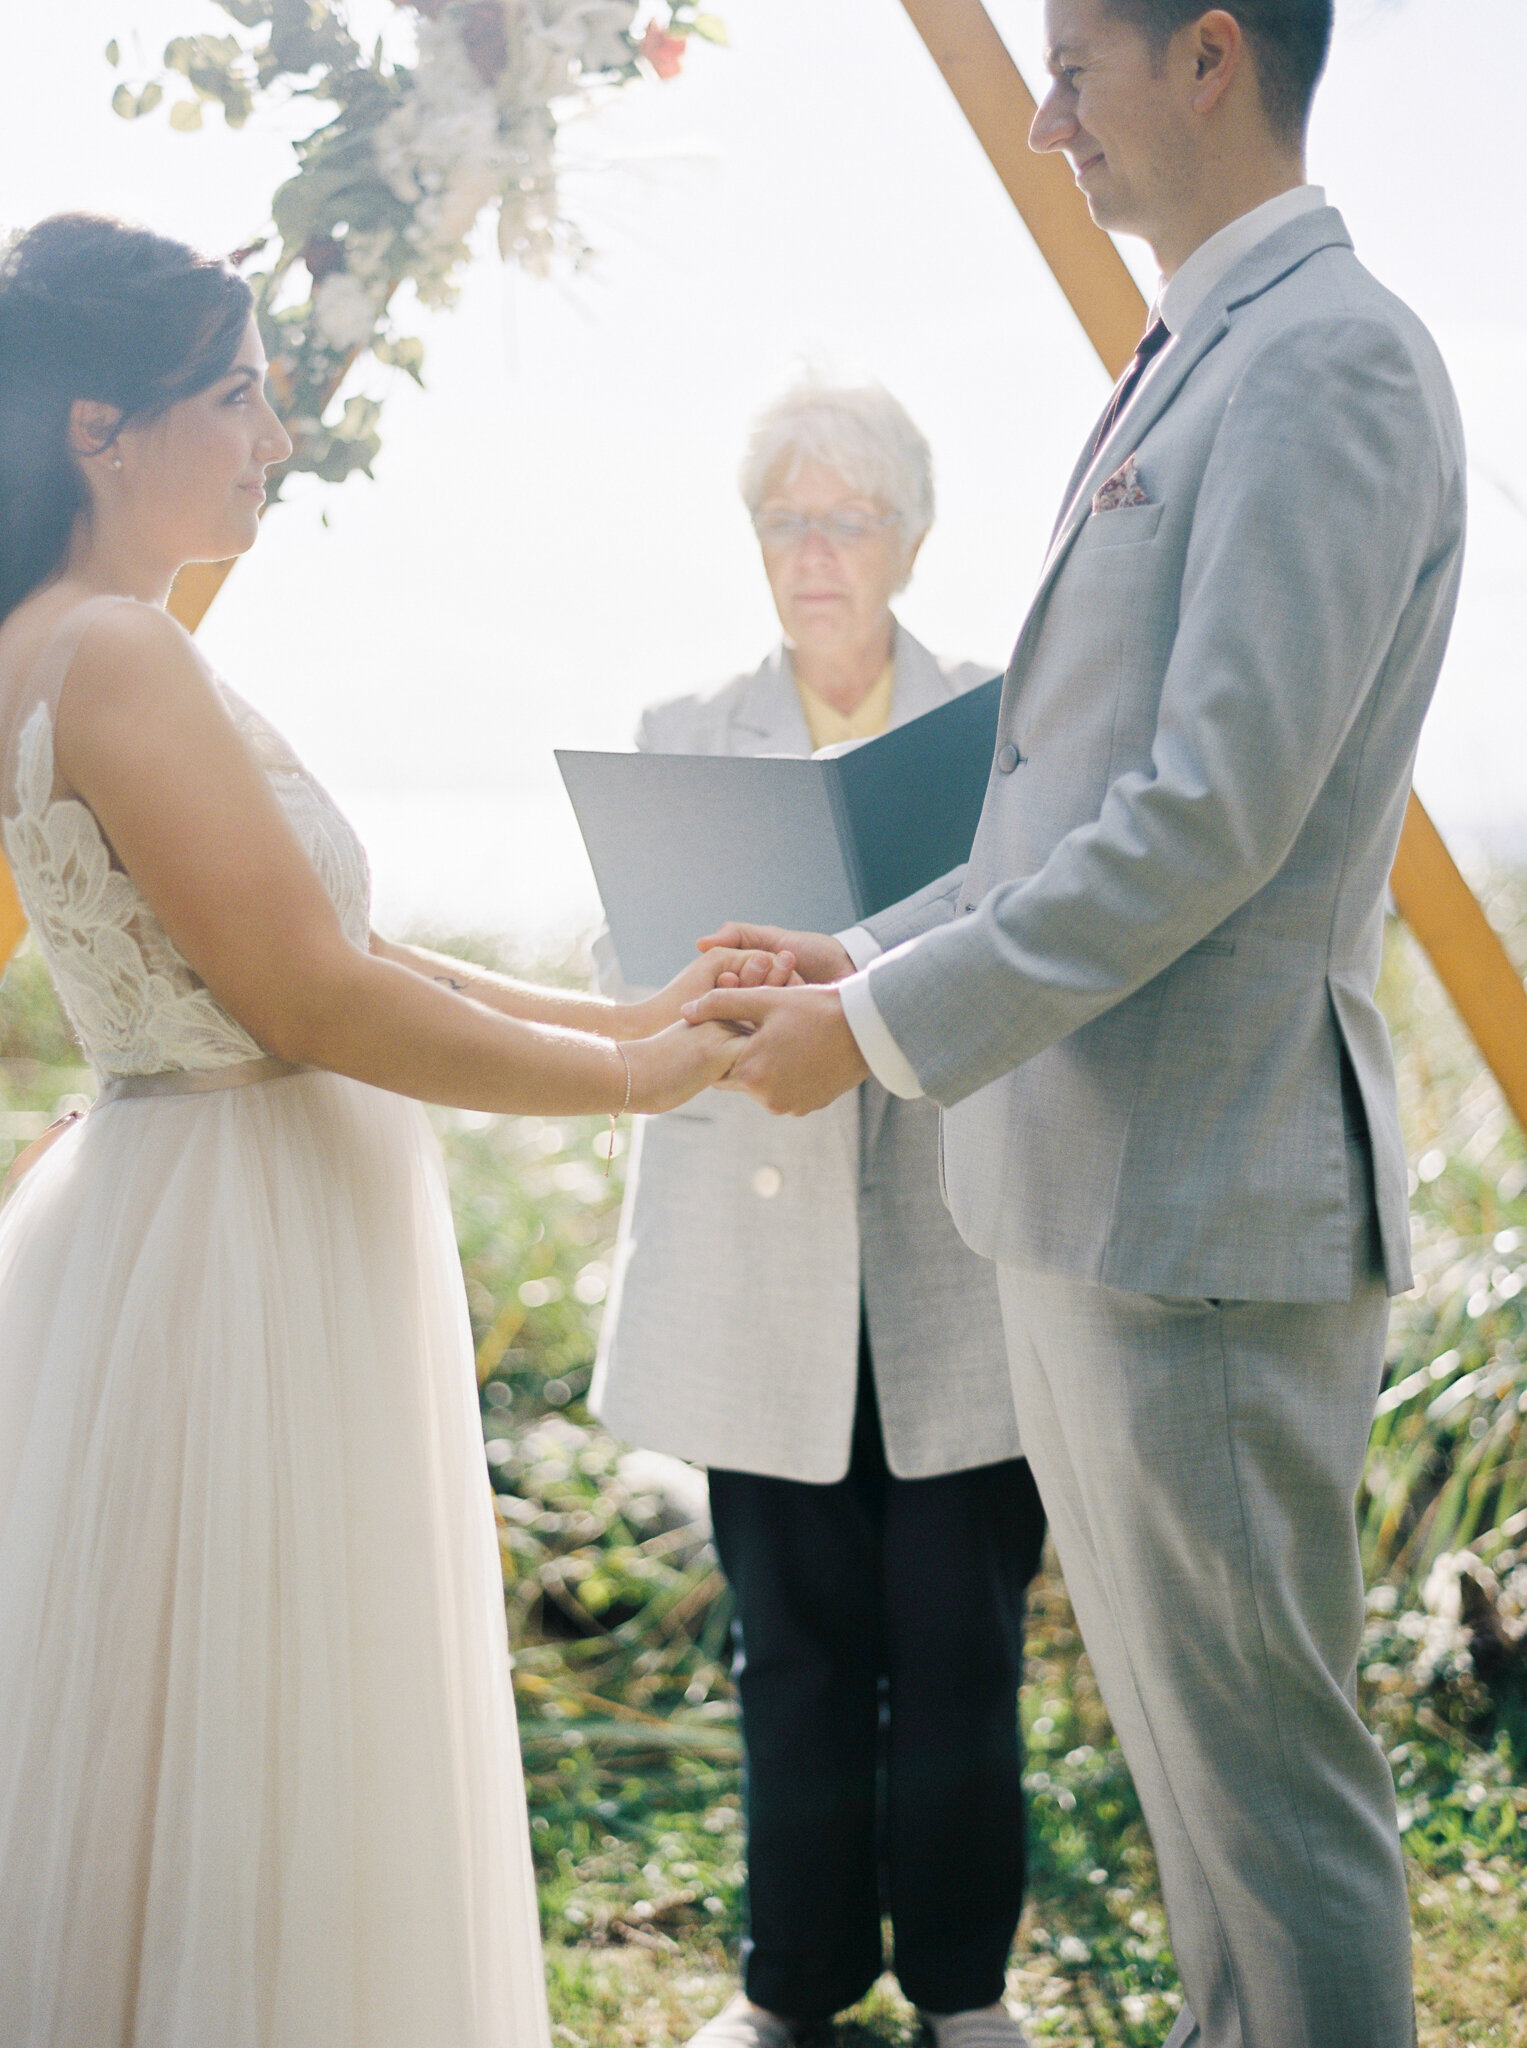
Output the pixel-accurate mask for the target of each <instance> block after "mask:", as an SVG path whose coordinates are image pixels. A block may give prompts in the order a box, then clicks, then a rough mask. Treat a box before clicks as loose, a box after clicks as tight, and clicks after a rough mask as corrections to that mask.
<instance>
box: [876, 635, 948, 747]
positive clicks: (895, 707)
mask: <svg viewBox="0 0 1527 2048" xmlns="http://www.w3.org/2000/svg"><path fill="white" fill-rule="evenodd" d="M893 659H894V661H895V664H896V678H895V681H894V683H893V684H892V686H891V726H892V727H895V726H898V725H905V724H906V722H907V720H908V719H909V718H921V717H922V715H923V713H924V712H925V711H936V710H937V709H938V707H939V705H940V704H947V703H948V702H949V699H950V697H951V696H952V695H953V694H954V693H953V691H952V690H951V689H950V687H949V680H948V678H947V677H946V676H945V674H944V671H943V670H942V669H941V668H940V667H939V665H938V663H937V662H936V661H935V660H934V658H933V656H932V655H931V654H930V653H929V652H928V650H927V648H926V647H924V646H923V644H922V642H921V641H920V640H914V639H913V637H912V635H911V634H910V633H909V632H908V631H907V629H906V627H905V626H903V625H902V624H901V622H900V621H899V620H898V621H897V625H896V645H895V651H894V654H893ZM888 729H889V728H888Z"/></svg>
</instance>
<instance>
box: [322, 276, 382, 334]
mask: <svg viewBox="0 0 1527 2048" xmlns="http://www.w3.org/2000/svg"><path fill="white" fill-rule="evenodd" d="M376 314H377V308H376V301H375V299H374V298H373V297H372V295H371V293H370V292H369V291H367V289H366V287H365V286H364V285H363V284H362V283H361V281H360V279H359V278H358V277H352V276H351V275H350V273H349V272H348V271H347V270H335V271H331V272H330V273H329V275H328V276H327V277H325V278H323V279H321V280H320V282H319V284H318V285H317V287H316V289H315V290H314V292H313V318H314V321H315V322H316V324H317V327H318V332H319V333H320V334H321V335H322V336H323V338H324V340H325V342H327V344H328V345H329V347H330V348H332V349H334V350H335V351H336V353H338V354H340V355H343V354H345V353H347V352H348V351H349V350H350V349H352V348H364V347H365V345H366V343H367V342H368V341H369V340H370V339H371V334H372V330H373V329H374V328H375V326H376Z"/></svg>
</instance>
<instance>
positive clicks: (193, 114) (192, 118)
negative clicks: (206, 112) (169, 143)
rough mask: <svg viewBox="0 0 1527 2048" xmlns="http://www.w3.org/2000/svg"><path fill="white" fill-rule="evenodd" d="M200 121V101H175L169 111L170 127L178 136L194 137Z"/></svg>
mask: <svg viewBox="0 0 1527 2048" xmlns="http://www.w3.org/2000/svg"><path fill="white" fill-rule="evenodd" d="M201 121H202V115H201V101H200V100H177V101H176V102H175V104H174V106H173V107H171V109H170V126H171V127H172V128H173V129H175V130H176V132H177V133H178V134H180V135H194V134H195V133H196V131H197V129H198V128H200V126H201Z"/></svg>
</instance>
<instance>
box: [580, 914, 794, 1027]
mask: <svg viewBox="0 0 1527 2048" xmlns="http://www.w3.org/2000/svg"><path fill="white" fill-rule="evenodd" d="M700 944H701V945H702V947H705V948H707V949H708V950H706V951H705V952H703V953H702V954H701V956H700V958H699V959H698V960H692V961H691V962H690V964H689V965H688V966H687V967H684V968H681V969H680V971H679V972H678V973H677V974H676V975H675V976H674V978H673V980H672V981H670V982H669V984H668V986H667V987H666V988H664V989H659V990H658V992H657V994H656V995H654V996H647V997H646V998H645V999H644V1000H642V1001H641V1002H636V1003H622V1004H620V1005H619V1006H618V1012H617V1014H618V1018H619V1027H618V1029H617V1031H616V1033H615V1035H616V1036H617V1037H620V1038H626V1039H635V1038H650V1037H652V1035H653V1034H654V1033H655V1032H659V1031H664V1030H666V1029H667V1028H668V1026H669V1025H670V1024H677V1023H678V1021H679V1019H680V1016H681V1015H682V1013H683V1009H684V1005H685V1004H686V1003H690V1002H693V1001H695V1000H696V999H697V998H698V997H700V996H703V995H706V994H708V993H709V991H710V990H711V989H713V988H785V987H787V986H788V985H789V984H790V982H792V981H799V980H800V979H801V977H800V975H799V974H797V973H796V971H795V955H794V954H793V953H792V952H790V951H789V950H788V949H784V948H780V947H773V946H770V947H764V946H761V945H757V944H755V943H754V941H753V940H751V939H741V940H738V941H737V943H736V944H735V945H727V946H720V945H716V944H714V943H713V942H712V941H711V940H709V939H702V940H701V941H700Z"/></svg>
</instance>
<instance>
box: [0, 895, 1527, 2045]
mask: <svg viewBox="0 0 1527 2048" xmlns="http://www.w3.org/2000/svg"><path fill="white" fill-rule="evenodd" d="M1487 908H1488V910H1489V913H1490V915H1491V917H1492V919H1493V920H1494V921H1495V922H1496V924H1497V926H1498V927H1499V928H1501V929H1502V930H1503V931H1504V932H1505V933H1506V934H1507V937H1508V943H1510V944H1512V945H1513V946H1514V947H1516V949H1517V952H1518V957H1519V958H1521V957H1524V956H1527V887H1524V885H1523V882H1522V881H1521V880H1520V879H1513V878H1510V877H1507V878H1505V879H1498V880H1497V881H1496V882H1494V883H1493V884H1492V885H1491V886H1490V888H1489V890H1488V892H1487ZM444 943H445V944H446V945H447V946H452V945H453V942H450V941H446V942H444ZM454 949H455V950H458V951H459V950H462V948H461V946H460V944H459V942H455V943H454ZM473 950H474V951H476V952H477V954H478V957H482V954H481V950H480V949H473ZM1381 993H1382V999H1383V1002H1384V1006H1385V1009H1386V1012H1387V1014H1388V1016H1389V1018H1390V1020H1391V1024H1392V1027H1393V1029H1394V1034H1395V1040H1396V1049H1397V1057H1398V1066H1399V1076H1400V1088H1401V1100H1402V1110H1403V1114H1404V1118H1405V1123H1406V1132H1407V1143H1408V1148H1409V1153H1410V1157H1411V1158H1412V1160H1414V1161H1415V1162H1416V1172H1415V1175H1414V1184H1413V1187H1412V1218H1413V1220H1412V1230H1413V1236H1414V1240H1415V1253H1416V1264H1417V1273H1418V1283H1419V1284H1418V1288H1417V1290H1416V1292H1414V1293H1413V1294H1411V1295H1409V1296H1407V1297H1405V1298H1404V1299H1403V1300H1402V1301H1401V1302H1399V1303H1398V1304H1397V1305H1396V1311H1395V1316H1394V1320H1393V1324H1392V1330H1391V1340H1390V1354H1389V1370H1388V1376H1387V1383H1386V1392H1385V1395H1384V1398H1383V1401H1382V1402H1381V1404H1380V1412H1379V1415H1378V1417H1377V1418H1376V1421H1375V1427H1374V1434H1373V1440H1372V1446H1371V1450H1370V1456H1369V1461H1368V1469H1367V1473H1366V1476H1365V1480H1364V1485H1363V1490H1362V1493H1361V1496H1360V1499H1359V1504H1358V1505H1359V1515H1360V1520H1361V1525H1362V1531H1363V1543H1364V1556H1365V1562H1366V1566H1367V1569H1368V1573H1369V1579H1370V1587H1371V1591H1370V1619H1369V1627H1368V1631H1367V1635H1366V1639H1365V1643H1364V1650H1363V1670H1362V1680H1361V1683H1362V1700H1363V1705H1364V1710H1365V1712H1366V1714H1367V1716H1368V1718H1369V1721H1370V1725H1372V1726H1373V1727H1374V1728H1375V1729H1376V1731H1377V1732H1378V1734H1379V1735H1380V1738H1381V1740H1382V1741H1383V1743H1384V1746H1385V1749H1386V1751H1387V1753H1388V1754H1389V1757H1390V1760H1391V1763H1392V1766H1393V1768H1394V1771H1395V1776H1396V1782H1397V1787H1398V1791H1399V1796H1400V1800H1401V1804H1402V1815H1403V1818H1404V1821H1405V1824H1406V1829H1407V1832H1406V1850H1407V1859H1408V1863H1409V1868H1410V1873H1411V1882H1412V1896H1413V1903H1414V1925H1415V1958H1416V1973H1417V1993H1418V2004H1419V2008H1420V2034H1419V2038H1420V2042H1421V2044H1422V2048H1467V2044H1473V2048H1486V2044H1489V2048H1495V2044H1497V2043H1499V2044H1510V2048H1527V1141H1524V1139H1523V1135H1522V1133H1521V1132H1520V1131H1519V1130H1518V1129H1517V1127H1516V1126H1515V1125H1514V1123H1512V1121H1511V1119H1510V1117H1509V1116H1508V1114H1507V1113H1506V1110H1505V1107H1504V1105H1503V1103H1502V1102H1501V1101H1500V1098H1499V1094H1498V1091H1497V1090H1496V1089H1495V1086H1494V1084H1493V1082H1492V1081H1491V1080H1490V1078H1489V1076H1488V1074H1486V1073H1484V1072H1483V1071H1482V1069H1481V1066H1480V1062H1479V1060H1478V1057H1477V1055H1476V1054H1475V1052H1474V1050H1473V1048H1472V1046H1471V1045H1470V1044H1469V1042H1468V1040H1467V1039H1466V1037H1465V1036H1464V1034H1463V1032H1462V1031H1461V1029H1460V1027H1459V1026H1458V1025H1457V1023H1456V1021H1455V1019H1454V1018H1453V1016H1452V1013H1451V1011H1450V1009H1449V1007H1448V1005H1447V1002H1446V998H1445V996H1444V995H1443V993H1442V991H1441V990H1440V988H1439V987H1438V986H1437V984H1436V982H1435V979H1434V978H1433V976H1432V975H1431V973H1430V970H1429V969H1428V968H1427V966H1426V964H1425V962H1424V961H1423V960H1422V959H1421V957H1420V955H1419V953H1418V952H1417V949H1416V948H1415V946H1414V945H1413V943H1412V942H1411V941H1410V939H1409V938H1408V936H1407V935H1406V934H1405V933H1404V931H1403V930H1401V929H1400V928H1398V927H1396V928H1395V929H1393V930H1392V931H1391V934H1390V943H1389V947H1388V953H1387V958H1386V966H1385V975H1384V983H1383V988H1382V991H1381ZM89 1085H90V1084H89V1077H88V1075H87V1074H84V1073H82V1071H81V1068H80V1064H79V1055H78V1053H77V1052H76V1051H75V1050H74V1048H73V1046H72V1043H71V1041H70V1040H69V1037H68V1034H67V1031H66V1029H65V1028H64V1026H63V1025H62V1022H61V1020H60V1019H59V1017H58V1013H57V1009H56V1006H55V1005H54V1003H53V999H52V995H51V991H50V990H49V988H48V985H47V979H46V975H45V974H44V973H43V971H42V969H41V965H40V963H39V961H38V960H37V957H36V955H35V953H27V954H24V955H23V956H21V957H20V958H19V959H18V960H17V961H16V962H15V963H14V965H13V966H12V968H11V970H10V973H9V974H8V976H7V977H6V981H5V985H4V989H3V991H0V1154H4V1153H6V1152H7V1150H8V1149H9V1146H10V1145H12V1144H15V1143H19V1142H22V1141H24V1139H25V1138H26V1137H27V1136H29V1135H31V1134H32V1133H33V1132H34V1131H35V1129H36V1128H37V1127H38V1125H39V1124H40V1123H41V1122H42V1121H43V1120H45V1118H46V1116H47V1115H48V1114H50V1113H51V1112H52V1110H53V1107H54V1105H55V1104H56V1103H57V1102H58V1101H59V1100H60V1099H61V1098H67V1097H69V1096H72V1095H77V1094H80V1093H82V1092H84V1091H86V1090H87V1089H88V1087H89ZM437 1122H438V1127H439V1130H440V1133H441V1137H442V1141H443V1143H444V1146H445V1151H446V1157H447V1164H448V1168H449V1172H450V1176H451V1187H452V1197H453V1202H454V1205H455V1211H456V1219H457V1232H458V1238H459V1242H460V1246H461V1252H462V1263H463V1270H464V1273H465V1277H466V1286H467V1295H468V1302H469V1306H470V1309H471V1313H472V1320H473V1328H474V1333H475V1336H476V1340H477V1347H478V1353H477V1355H478V1370H479V1378H480V1381H481V1386H482V1409H483V1427H484V1439H485V1444H486V1455H487V1461H488V1470H489V1473H490V1475H491V1477H492V1483H493V1487H494V1492H495V1496H496V1498H497V1502H498V1513H499V1525H500V1536H501V1547H502V1551H503V1558H504V1579H505V1597H506V1602H507V1608H508V1614H509V1619H510V1627H511V1632H512V1634H513V1637H514V1640H515V1645H516V1683H517V1690H518V1696H519V1703H520V1713H521V1729H522V1738H523V1742H524V1752H525V1765H526V1778H527V1786H528V1790H529V1794H530V1802H531V1811H532V1830H533V1842H534V1847H535V1852H536V1861H537V1868H538V1872H539V1877H540V1885H541V1900H542V1911H543V1922H544V1925H545V1928H546V1933H547V1943H548V1946H547V1968H548V1981H549V1985H550V1992H551V2002H552V2010H553V2018H554V2021H555V2025H556V2037H557V2039H558V2041H559V2042H561V2043H562V2044H564V2048H579V2044H582V2043H587V2044H589V2048H594V2044H599V2048H668V2044H671V2043H677V2042H680V2041H683V2040H684V2039H686V2038H687V2036H688V2035H689V2034H690V2033H691V2032H692V2031H693V2030H694V2028H695V2027H696V2026H697V2025H698V2024H699V2023H700V2022H701V2020H703V2019H704V2018H706V2017H707V2016H708V2015H709V2014H710V2013H711V2012H713V2011H715V2010H716V2009H717V2008H718V2007H719V2006H720V2005H721V2004H723V2003H724V2002H725V2000H726V1998H727V1997H729V1996H730V1994H731V1991H732V1989H733V1988H734V1985H735V1978H734V1974H733V1972H734V1958H735V1953H736V1944H737V1941H738V1939H739V1937H740V1934H741V1930H742V1925H743V1903H744V1902H743V1877H744V1843H743V1833H742V1822H741V1804H740V1771H741V1754H740V1744H739V1740H738V1730H737V1722H736V1713H735V1704H734V1701H733V1698H732V1693H731V1685H730V1679H729V1675H728V1670H727V1629H728V1621H729V1611H728V1602H727V1594H726V1589H725V1586H724V1584H723V1582H722V1581H721V1579H720V1577H719V1574H718V1573H717V1571H716V1569H715V1564H714V1559H713V1557H712V1556H711V1554H710V1552H709V1549H708V1547H707V1546H706V1545H705V1544H704V1542H703V1540H702V1538H701V1536H700V1534H699V1533H697V1531H696V1530H695V1529H694V1528H693V1526H691V1524H690V1522H689V1520H688V1513H687V1510H686V1509H685V1507H684V1506H683V1504H682V1503H681V1502H679V1501H677V1500H675V1499H674V1498H672V1497H671V1496H670V1495H669V1494H668V1493H667V1492H666V1491H665V1490H664V1489H663V1488H662V1487H661V1486H659V1485H656V1484H654V1481H653V1476H652V1474H651V1472H650V1470H647V1469H645V1468H642V1467H641V1466H640V1465H639V1464H638V1465H633V1464H631V1463H629V1462H628V1461H627V1460H626V1459H625V1458H624V1456H623V1453H622V1449H621V1447H620V1446H618V1445H616V1444H614V1443H612V1442H611V1441H610V1439H609V1438H607V1437H606V1436H605V1435H604V1434H603V1433H602V1432H601V1431H600V1430H599V1429H598V1427H597V1426H596V1425H595V1424H594V1423H593V1422H592V1421H591V1419H590V1417H589V1415H588V1413H587V1410H586V1408H585V1407H584V1396H585V1395H586V1393H587V1389H588V1382H589V1375H590V1371H591V1367H592V1359H593V1342H594V1333H595V1327H596V1320H597V1317H598V1314H599V1311H600V1305H601V1303H602V1301H603V1298H604V1294H605V1291H606V1289H607V1286H608V1283H609V1270H610V1265H609V1262H610V1254H611V1250H612V1246H613V1240H614V1231H615V1222H616V1217H617V1213H618V1205H619V1199H620V1193H621V1184H622V1167H623V1153H622V1152H620V1151H617V1154H616V1156H615V1157H614V1159H613V1160H611V1161H609V1162H608V1163H609V1165H610V1167H611V1171H610V1173H609V1174H608V1176H607V1175H606V1172H605V1167H606V1160H605V1158H604V1156H603V1149H604V1132H605V1126H603V1125H602V1124H600V1123H598V1122H595V1121H591V1120H580V1119H575V1118H573V1119H556V1120H543V1119H535V1118H522V1119H515V1120H508V1119H495V1118H489V1117H483V1116H471V1115H463V1114H460V1113H456V1112H445V1111H442V1112H439V1113H437ZM0 1164H3V1159H0ZM1021 1713H1022V1717H1023V1723H1024V1728H1025V1733H1026V1740H1027V1744H1028V1754H1029V1768H1028V1789H1029V1797H1030V1810H1031V1882H1030V1892H1029V1903H1028V1908H1027V1910H1026V1912H1025V1915H1024V1920H1023V1925H1022V1927H1021V1928H1020V1930H1019V1938H1018V1941H1017V1944H1016V1946H1015V1949H1014V1954H1013V1958H1012V1969H1011V1973H1010V1976H1009V1981H1008V1998H1009V2003H1010V2005H1011V2007H1012V2009H1013V2010H1014V2011H1015V2012H1016V2013H1018V2014H1019V2016H1020V2017H1021V2018H1022V2019H1023V2021H1024V2024H1025V2026H1026V2027H1027V2029H1028V2031H1029V2033H1030V2035H1031V2036H1032V2037H1033V2039H1034V2040H1035V2041H1036V2042H1039V2041H1054V2042H1075V2043H1084V2042H1088V2043H1097V2044H1108V2048H1113V2044H1120V2048H1146V2044H1154V2043H1157V2042H1159V2041H1160V2040H1161V2039H1162V2038H1163V2036H1164V2034H1165V2033H1166V2031H1167V2030H1168V2028H1169V2026H1170V2023H1171V2019H1172V2016H1173V2014H1174V2012H1175V2010H1176V2005H1177V1996H1178V1994H1177V1986H1176V1979H1175V1973H1174V1970H1173V1965H1172V1959H1171V1953H1170V1949H1169V1946H1168V1944H1167V1939H1166V1929H1165V1923H1164V1918H1163V1915H1162V1912H1161V1907H1160V1901H1159V1896H1158V1893H1157V1888H1156V1880H1155V1870H1154V1864H1153V1861H1152V1858H1151V1852H1150V1845H1149V1841H1148V1839H1147V1837H1146V1834H1145V1830H1144V1827H1143V1824H1142V1822H1141V1819H1140V1814H1139V1808H1138V1804H1137V1802H1136V1800H1135V1796H1134V1790H1133V1786H1132V1784H1131V1782H1130V1779H1129V1775H1128V1772H1127V1771H1126V1770H1125V1768H1124V1765H1123V1761H1122V1758H1121V1757H1120V1755H1119V1751H1118V1748H1117V1746H1116V1744H1115V1743H1114V1740H1113V1736H1112V1731H1111V1729H1110V1728H1109V1725H1108V1720H1107V1716H1106V1714H1105V1713H1104V1711H1103V1708H1102V1705H1101V1702H1100V1700H1099V1699H1098V1696H1097V1689H1096V1686H1095V1684H1094V1683H1093V1680H1092V1675H1091V1669H1090V1666H1089V1664H1088V1661H1087V1658H1086V1655H1085V1653H1084V1652H1083V1650H1082V1648H1081V1645H1080V1642H1079V1640H1078V1637H1077V1634H1076V1629H1075V1624H1074V1621H1073V1619H1072V1616H1071V1612H1070V1608H1069V1604H1068V1602H1067V1599H1066V1594H1065V1588H1064V1586H1063V1584H1062V1583H1061V1581H1060V1579H1059V1577H1058V1576H1057V1575H1056V1573H1055V1572H1054V1570H1053V1568H1049V1567H1047V1569H1046V1570H1045V1571H1044V1572H1043V1573H1042V1575H1041V1577H1040V1579H1039V1580H1038V1581H1037V1582H1036V1584H1035V1586H1034V1588H1033V1591H1032V1598H1031V1616H1030V1628H1029V1638H1028V1663H1027V1670H1026V1682H1025V1685H1024V1688H1023V1694H1022V1699H1021ZM916 2033H917V2023H916V2016H915V2014H913V2013H912V2012H911V2011H910V2010H909V2008H908V2007H907V2006H906V2005H905V2003H904V2002H903V2001H902V2000H901V1998H900V1996H899V1993H898V1992H897V1989H896V1986H895V1983H894V1980H893V1979H891V1978H889V1977H887V1978H885V1979H883V1980H882V1982H881V1984H880V1985H878V1986H877V1987H876V1990H875V1991H874V1993H873V1994H872V1995H871V1997H870V1998H869V1999H868V2000H867V2001H866V2003H865V2004H864V2005H863V2006H862V2007H861V2008H859V2009H858V2011H856V2012H855V2013H854V2014H852V2015H848V2016H846V2018H845V2020H844V2021H843V2022H841V2023H840V2026H839V2029H838V2036H839V2039H840V2040H841V2041H842V2042H844V2043H852V2044H855V2048H869V2044H871V2043H880V2044H895V2043H906V2042H910V2041H911V2040H913V2039H914V2037H915V2036H916Z"/></svg>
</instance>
